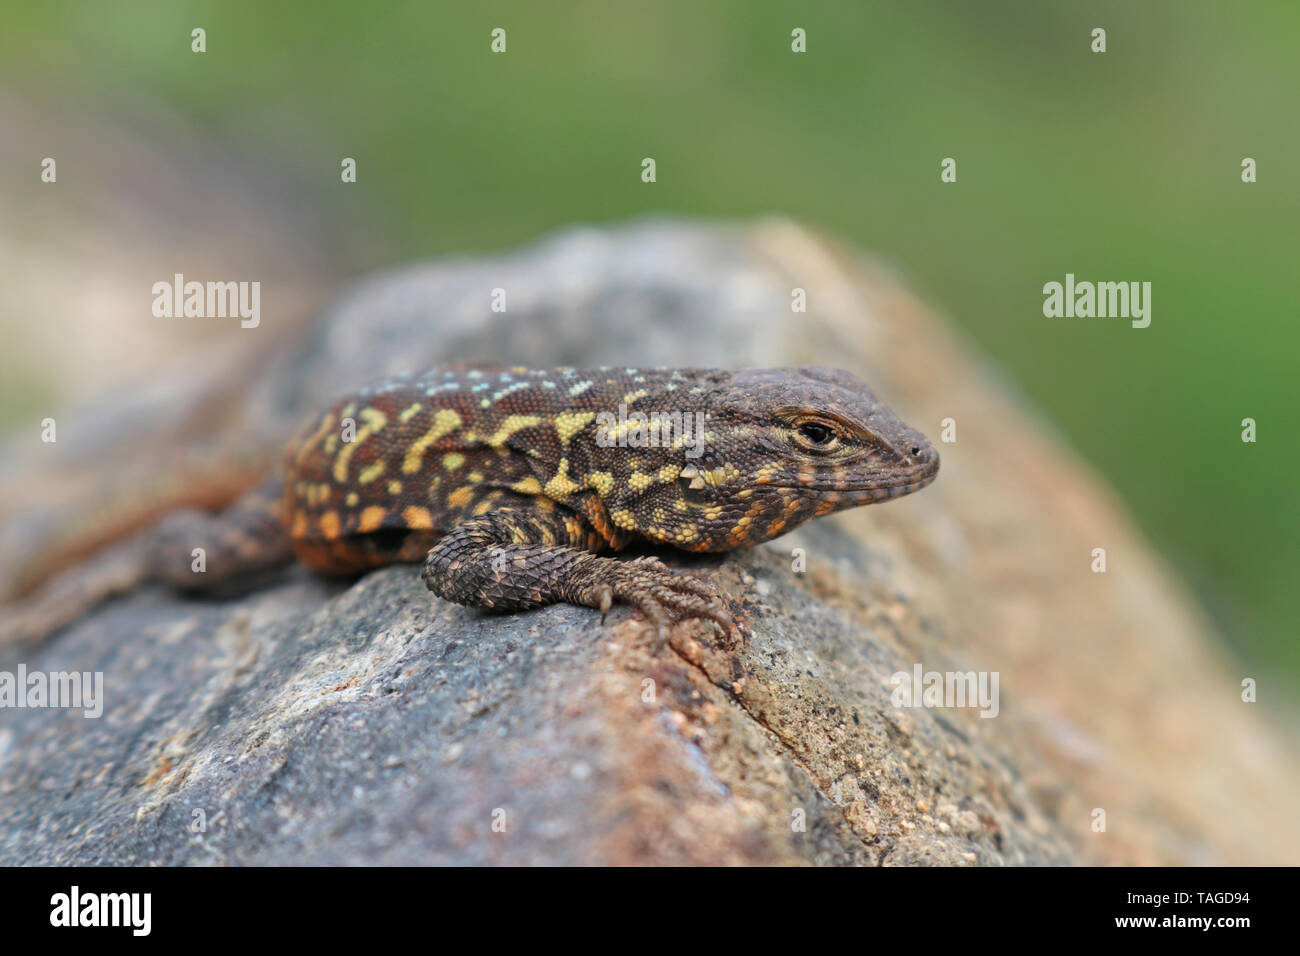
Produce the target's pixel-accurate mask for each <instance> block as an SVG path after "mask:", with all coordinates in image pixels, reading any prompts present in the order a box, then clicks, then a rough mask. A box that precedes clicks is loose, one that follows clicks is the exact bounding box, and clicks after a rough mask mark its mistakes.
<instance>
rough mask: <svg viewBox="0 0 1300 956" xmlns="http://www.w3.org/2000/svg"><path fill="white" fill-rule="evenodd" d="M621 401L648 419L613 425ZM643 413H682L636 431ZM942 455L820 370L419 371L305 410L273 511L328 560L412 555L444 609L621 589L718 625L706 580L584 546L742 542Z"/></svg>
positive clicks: (868, 491) (297, 546)
mask: <svg viewBox="0 0 1300 956" xmlns="http://www.w3.org/2000/svg"><path fill="white" fill-rule="evenodd" d="M620 406H622V409H623V411H622V412H621V413H620ZM637 412H640V413H642V414H644V415H646V416H647V421H646V428H645V429H638V427H637V425H638V423H637V422H636V421H635V419H634V418H633V421H632V422H631V424H623V423H626V422H628V420H629V417H632V416H634V413H637ZM602 413H603V414H602ZM659 415H667V416H669V417H668V418H667V419H664V418H662V417H659V418H658V421H659V422H664V421H667V422H669V423H670V425H672V426H678V427H675V428H671V429H670V430H665V429H664V428H662V427H660V428H656V427H654V426H653V425H650V422H651V421H654V420H656V418H657V416H659ZM605 416H608V417H605ZM674 416H676V417H674ZM683 416H685V417H683ZM705 416H707V418H705ZM349 419H350V420H352V421H354V422H355V423H356V431H355V437H354V440H352V441H351V442H347V441H344V440H343V435H342V429H343V428H344V426H345V424H346V422H347V421H348V420H349ZM680 423H685V426H686V427H681V425H680ZM620 424H622V425H623V430H622V435H623V439H624V440H623V442H622V443H619V441H618V439H619V434H620V433H619V431H618V426H619V425H620ZM611 425H612V426H613V427H612V428H611V427H610V426H611ZM700 426H702V427H700ZM938 467H939V458H938V454H937V453H936V452H935V450H934V449H933V447H932V446H931V445H930V443H929V442H928V441H927V440H926V439H925V437H924V436H922V435H921V434H920V433H919V432H916V431H915V430H913V429H911V428H909V427H908V426H907V425H905V424H903V422H901V421H900V420H899V419H898V418H897V417H895V416H894V415H893V414H892V413H891V412H890V411H889V410H888V409H887V408H885V406H884V405H882V404H881V403H880V401H879V400H878V399H877V398H876V396H875V395H874V394H873V393H872V391H871V390H870V389H869V388H868V387H867V386H866V385H865V384H864V383H862V382H861V381H859V380H858V379H856V378H854V377H853V376H852V375H850V374H848V373H847V372H842V371H837V370H833V369H821V368H804V369H756V370H747V371H740V372H725V371H719V370H714V369H656V370H640V369H627V368H600V369H556V370H552V371H540V370H526V369H512V370H509V371H482V370H470V371H454V370H434V371H431V372H426V373H424V374H422V375H418V376H408V377H400V378H396V379H393V380H391V381H387V382H383V383H380V384H378V385H375V386H372V387H370V388H367V389H363V390H361V391H359V392H357V393H355V394H353V395H351V396H348V397H347V398H344V399H343V400H341V401H340V402H339V403H338V404H336V405H335V406H334V407H333V408H331V409H330V410H329V411H328V412H326V413H325V414H324V415H323V416H322V417H321V418H320V419H319V420H317V421H316V422H314V423H312V425H311V426H309V427H308V428H307V429H306V430H305V431H304V433H303V434H302V436H301V437H300V438H299V439H298V440H297V441H296V442H295V443H294V444H292V445H291V446H290V451H289V454H288V456H287V458H286V466H285V486H284V499H283V509H284V510H283V516H282V520H283V522H284V526H285V527H286V528H287V529H288V531H289V534H290V538H291V539H292V542H293V547H294V551H295V553H296V554H297V556H298V558H299V560H301V561H302V562H304V563H305V564H307V565H308V566H310V567H312V568H315V569H316V570H318V571H322V572H326V573H349V572H355V571H358V570H362V569H364V568H367V567H374V566H377V565H382V564H388V563H391V562H393V561H417V560H420V558H422V557H423V558H425V561H424V570H423V577H424V580H425V582H426V584H427V585H428V587H429V589H430V590H431V591H433V592H434V593H435V594H437V595H439V596H440V597H443V598H446V599H447V600H450V601H455V602H457V603H460V604H466V605H470V606H473V607H488V608H498V609H503V610H520V609H524V608H531V607H537V606H540V605H544V604H550V603H554V602H557V601H565V602H569V603H572V604H580V605H587V606H592V607H598V608H600V609H601V610H602V612H603V611H607V610H608V609H609V607H610V605H611V604H612V603H613V602H614V601H622V602H625V603H630V604H633V605H635V606H636V607H637V608H639V609H640V610H641V611H642V613H644V614H645V615H646V617H647V618H649V620H650V621H651V622H652V623H654V624H655V625H656V626H657V627H658V628H659V630H660V631H661V632H662V631H663V630H664V629H665V628H666V627H667V626H668V625H669V624H670V623H671V622H673V621H675V620H677V619H680V618H683V617H702V618H708V619H711V620H713V621H715V622H717V623H718V624H720V625H722V626H723V627H724V628H725V627H726V626H727V625H728V622H729V619H728V616H727V613H726V611H725V609H724V606H723V602H722V599H721V595H719V594H717V593H716V592H715V591H714V590H713V588H712V587H711V586H709V585H707V584H704V583H703V582H700V581H697V580H695V579H694V578H690V577H687V576H685V575H679V574H674V573H673V572H672V571H670V570H669V569H668V568H666V567H665V566H664V565H663V564H662V563H661V562H659V561H658V560H656V559H642V560H640V561H633V562H622V561H618V560H615V559H611V558H604V557H598V556H597V552H600V551H618V550H621V549H623V548H625V547H627V546H628V545H629V544H631V543H633V542H634V541H637V540H642V541H647V542H650V543H652V544H656V545H669V546H672V547H675V548H680V549H683V550H687V551H730V550H733V549H736V548H742V547H747V546H750V545H754V544H757V543H759V542H761V541H766V540H769V539H771V538H774V537H776V536H778V535H780V534H783V533H784V532H786V531H789V530H791V529H793V528H795V527H798V526H799V525H801V524H803V523H804V522H805V521H808V520H810V519H812V518H815V517H819V516H821V515H825V514H829V513H830V512H833V511H839V510H842V509H844V508H850V507H854V506H856V505H861V504H869V503H871V502H874V501H881V500H884V499H887V498H893V497H897V496H899V495H903V494H908V493H910V492H912V491H916V490H918V489H920V488H922V487H924V486H925V485H927V484H929V482H930V481H932V480H933V479H934V477H935V474H936V473H937V471H938Z"/></svg>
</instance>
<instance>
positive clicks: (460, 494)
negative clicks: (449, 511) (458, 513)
mask: <svg viewBox="0 0 1300 956" xmlns="http://www.w3.org/2000/svg"><path fill="white" fill-rule="evenodd" d="M473 500H474V489H473V488H471V487H470V486H469V485H463V486H462V487H460V488H457V489H456V490H455V491H453V492H452V493H451V494H449V495H448V496H447V504H448V505H449V506H451V507H452V508H463V507H465V506H466V505H467V504H469V503H470V502H471V501H473Z"/></svg>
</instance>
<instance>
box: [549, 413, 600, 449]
mask: <svg viewBox="0 0 1300 956" xmlns="http://www.w3.org/2000/svg"><path fill="white" fill-rule="evenodd" d="M595 417H596V413H595V412H561V413H560V414H559V415H556V416H555V420H554V423H553V424H554V425H555V433H556V434H557V435H559V436H560V442H561V444H565V445H567V444H568V443H569V439H571V438H572V437H573V436H574V435H576V434H578V432H580V431H582V429H583V428H585V427H586V426H587V424H588V423H590V422H591V420H592V419H593V418H595Z"/></svg>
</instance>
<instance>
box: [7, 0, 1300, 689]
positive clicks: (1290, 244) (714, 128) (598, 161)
mask: <svg viewBox="0 0 1300 956" xmlns="http://www.w3.org/2000/svg"><path fill="white" fill-rule="evenodd" d="M194 26H202V27H204V28H205V29H206V30H207V43H208V52H207V53H206V54H205V55H204V56H202V57H197V56H195V55H194V54H192V53H191V52H190V49H189V33H190V30H191V28H192V27H194ZM498 26H500V27H504V28H505V29H506V30H507V35H508V44H509V49H508V53H507V54H506V55H504V56H493V55H491V54H490V53H489V52H488V45H489V31H490V30H491V29H492V28H493V27H498ZM796 26H798V27H803V28H804V29H805V30H806V31H807V35H808V52H807V54H805V55H795V54H793V53H791V52H790V31H791V29H792V28H793V27H796ZM1097 26H1101V27H1104V28H1106V30H1107V33H1108V52H1106V53H1105V54H1103V55H1095V54H1093V53H1091V52H1090V49H1089V45H1090V31H1091V30H1092V28H1093V27H1097ZM1297 37H1300V4H1295V3H1276V2H1270V3H1259V2H1257V3H1235V4H1226V3H1208V2H1207V3H1200V2H1191V0H1162V2H1146V3H1141V4H1134V3H1130V2H1124V0H1114V2H1097V3H1087V4H1083V3H1077V2H1059V3H1051V2H1030V0H1023V2H1015V3H1012V2H981V3H974V2H968V0H948V2H920V3H918V2H907V3H902V2H899V3H893V4H890V3H849V2H845V3H817V4H808V3H785V4H782V3H770V2H754V0H709V2H655V3H650V2H645V3H629V4H614V3H609V2H596V0H592V2H581V3H537V2H521V3H508V4H507V3H450V2H448V3H435V2H418V3H417V2H410V3H377V4H356V3H312V4H295V5H287V4H274V3H224V2H223V3H185V2H167V3H162V2H157V3H130V2H127V3H118V4H106V3H82V4H64V5H59V4H32V5H26V6H23V7H21V8H19V7H17V6H15V5H11V6H9V7H8V8H7V9H6V11H5V12H4V13H3V14H2V15H0V81H2V82H3V84H4V87H5V88H6V89H7V91H8V93H9V94H10V95H17V96H23V97H31V98H34V99H35V100H37V101H39V102H52V101H59V102H76V103H77V104H79V105H80V106H81V107H82V108H84V109H87V110H89V111H95V110H98V109H100V108H103V109H105V110H109V109H113V108H117V107H119V106H120V105H121V104H129V103H135V102H138V101H142V100H147V101H150V102H155V103H162V104H165V105H166V107H167V108H169V109H170V110H172V111H174V114H175V115H176V116H180V117H184V118H185V122H187V123H190V124H193V125H194V126H195V127H197V128H201V129H203V130H204V131H205V133H206V135H207V136H208V137H209V138H210V139H213V140H220V141H223V142H229V143H232V144H237V146H238V148H239V149H241V150H244V151H247V152H249V153H251V154H255V155H260V156H265V157H273V159H274V162H275V163H276V164H277V165H278V166H279V167H280V168H281V169H287V170H289V171H291V172H292V173H294V174H295V175H296V176H297V177H298V178H299V179H300V181H301V183H302V185H303V188H305V189H308V190H311V191H312V194H313V200H312V201H313V202H314V203H316V204H318V205H319V207H320V208H322V209H328V210H329V211H330V212H331V213H332V214H333V215H334V216H335V217H336V221H342V222H349V221H351V222H357V223H365V230H366V234H365V235H364V236H361V237H359V238H358V240H357V241H356V242H355V243H353V245H352V247H351V248H352V250H353V252H352V254H351V256H350V259H349V261H348V264H347V268H348V269H349V270H351V271H352V272H353V273H357V274H359V273H363V272H365V271H367V270H369V269H372V268H375V267H378V266H384V265H389V264H392V263H395V262H398V261H403V260H408V259H412V258H417V257H421V256H430V255H437V254H439V253H444V252H449V251H457V252H465V251H477V250H493V249H502V248H507V247H510V246H514V245H516V244H518V243H521V242H523V241H526V240H528V239H530V238H532V237H535V236H537V235H539V234H541V233H544V232H546V231H548V230H550V229H552V228H554V227H557V226H561V225H564V224H568V223H573V222H583V221H585V222H599V221H616V220H621V219H624V218H627V217H632V216H637V215H640V214H645V213H648V212H679V213H687V214H693V215H701V216H717V217H736V216H739V217H744V216H750V215H753V214H759V213H765V212H779V213H784V214H788V215H790V216H792V217H794V218H796V219H799V220H802V221H804V222H807V223H810V224H813V225H816V226H822V227H826V228H829V229H830V230H833V231H834V232H837V233H839V234H840V235H842V236H844V237H846V238H848V239H851V240H853V241H854V242H856V243H857V244H859V245H860V246H861V247H863V248H864V249H866V250H868V251H870V252H872V253H873V254H875V255H878V256H880V257H883V258H885V259H886V260H888V261H891V262H892V263H894V264H895V265H896V266H898V267H899V269H900V270H901V271H902V272H903V273H904V274H905V275H906V276H907V277H908V279H909V281H910V282H911V283H912V284H913V285H914V286H915V287H916V288H917V289H918V291H919V292H920V293H921V295H922V296H923V297H925V298H927V299H928V300H929V301H930V302H932V303H933V304H934V305H935V306H936V307H937V308H939V309H940V310H941V311H944V312H946V313H947V314H948V315H949V316H951V317H952V320H953V321H954V322H956V323H958V324H960V325H961V326H962V327H963V328H964V329H965V330H966V331H967V332H968V333H969V334H970V335H971V336H972V337H973V338H974V339H976V340H977V341H979V342H980V343H981V344H982V346H983V347H984V348H985V350H986V351H987V352H988V353H989V355H990V356H991V357H992V359H993V361H994V362H996V363H997V364H998V365H1000V366H1001V368H1002V369H1003V370H1004V371H1005V372H1006V374H1007V376H1008V377H1009V378H1010V379H1012V380H1014V381H1015V382H1017V383H1019V385H1020V387H1021V388H1022V389H1023V391H1024V392H1025V393H1026V394H1027V395H1028V396H1029V397H1030V398H1031V400H1032V401H1033V402H1034V403H1036V404H1037V406H1038V407H1039V408H1040V409H1042V411H1043V412H1044V414H1045V417H1047V418H1048V419H1050V420H1051V421H1053V422H1055V423H1056V424H1057V425H1058V427H1059V428H1060V430H1061V432H1062V433H1063V434H1064V435H1065V436H1066V438H1067V439H1068V440H1069V441H1070V442H1071V443H1072V444H1073V445H1074V446H1075V447H1076V448H1077V449H1078V450H1079V451H1080V452H1081V453H1082V454H1083V455H1084V456H1085V457H1086V458H1088V459H1089V460H1091V461H1092V462H1093V463H1094V464H1095V465H1096V466H1097V467H1098V468H1099V469H1100V470H1101V471H1102V472H1103V473H1104V474H1105V475H1107V476H1108V478H1109V479H1110V481H1111V482H1112V483H1113V484H1114V486H1115V487H1116V488H1117V489H1118V490H1119V492H1120V493H1121V495H1122V496H1123V497H1124V498H1125V499H1126V501H1127V504H1128V506H1129V508H1130V510H1131V511H1132V513H1133V515H1134V516H1135V518H1136V520H1137V521H1138V522H1139V524H1140V525H1141V526H1142V527H1143V528H1144V529H1145V530H1146V532H1147V533H1148V534H1149V536H1150V537H1151V538H1152V539H1153V541H1154V542H1155V543H1156V544H1157V546H1158V547H1160V548H1161V550H1162V551H1163V552H1164V554H1165V555H1166V556H1167V557H1168V558H1169V559H1170V560H1171V561H1172V562H1173V563H1174V564H1175V565H1176V566H1177V567H1178V568H1179V569H1180V570H1181V572H1182V573H1183V575H1184V576H1185V578H1186V579H1187V580H1188V581H1189V582H1190V583H1191V585H1192V587H1193V588H1194V590H1195V591H1196V592H1197V593H1198V594H1199V596H1200V597H1201V599H1202V600H1203V602H1204V605H1205V607H1206V608H1207V609H1208V611H1209V612H1210V613H1211V615H1212V616H1213V617H1214V619H1215V620H1216V621H1217V622H1218V624H1219V625H1220V627H1221V628H1222V630H1223V632H1224V634H1225V635H1226V637H1227V638H1228V639H1229V641H1230V642H1231V643H1232V644H1233V646H1234V647H1235V648H1236V650H1237V651H1238V652H1239V653H1240V654H1241V655H1242V656H1243V657H1244V658H1245V660H1246V661H1248V662H1251V663H1256V664H1259V665H1262V666H1264V667H1269V668H1270V669H1271V668H1272V667H1277V668H1280V671H1273V673H1282V674H1284V675H1286V679H1287V682H1288V683H1290V684H1292V686H1293V687H1294V686H1295V685H1296V684H1297V683H1298V682H1300V648H1298V647H1297V643H1296V641H1295V640H1294V637H1295V636H1296V626H1295V623H1294V622H1295V620H1296V612H1297V598H1296V592H1297V590H1298V589H1297V586H1296V582H1297V580H1300V548H1298V547H1297V543H1298V542H1300V507H1297V505H1296V503H1295V500H1294V498H1295V485H1296V479H1295V466H1296V464H1297V463H1300V455H1298V454H1297V452H1296V441H1295V420H1296V413H1297V402H1296V400H1295V383H1296V370H1297V359H1296V355H1297V345H1300V331H1297V322H1296V319H1297V314H1296V313H1297V308H1296V302H1297V297H1296V280H1297V276H1298V275H1300V270H1297V267H1296V260H1297V256H1296V253H1297V242H1296V237H1297V223H1298V222H1300V186H1298V185H1297V183H1300V172H1298V171H1297V168H1296V166H1297V157H1298V156H1300V124H1298V123H1297V92H1298V91H1300V66H1298V63H1300V57H1297ZM341 156H353V157H355V158H356V159H357V160H358V163H359V170H360V174H359V182H358V183H357V184H356V186H354V187H349V188H347V189H343V188H340V186H339V183H338V161H339V157H341ZM643 156H653V157H655V159H656V161H657V163H658V182H657V183H656V184H655V185H654V186H652V187H646V186H643V185H642V184H641V182H640V180H639V173H640V165H639V164H640V160H641V158H642V157H643ZM945 156H952V157H955V158H956V159H957V162H958V182H957V183H956V184H954V185H945V184H941V183H940V181H939V163H940V160H941V159H942V158H943V157H945ZM1246 156H1250V157H1253V158H1255V159H1256V160H1257V161H1258V163H1259V182H1258V183H1256V184H1254V185H1244V184H1243V183H1242V182H1241V179H1240V164H1241V160H1242V158H1243V157H1246ZM60 175H61V178H62V177H63V176H64V175H65V174H64V173H63V172H62V167H61V173H60ZM1066 272H1073V273H1075V274H1076V275H1077V276H1078V277H1079V278H1081V279H1094V280H1146V281H1150V282H1152V283H1153V286H1154V288H1153V296H1152V302H1153V313H1152V314H1153V321H1152V324H1151V327H1150V328H1148V329H1146V330H1135V329H1131V328H1130V327H1129V325H1128V323H1127V322H1126V321H1123V320H1117V319H1111V320H1096V319H1094V320H1086V319H1072V320H1071V319H1061V320H1055V321H1053V320H1048V319H1045V318H1044V317H1043V315H1042V311H1041V310H1042V299H1043V297H1042V292H1041V289H1042V286H1043V283H1045V282H1047V281H1051V280H1057V281H1060V280H1062V279H1063V277H1064V275H1065V273H1066ZM340 278H342V277H340ZM5 369H6V372H7V375H6V377H8V378H9V384H8V385H7V386H5V387H4V390H3V393H0V398H3V400H4V401H3V408H4V409H5V417H6V418H8V420H9V421H10V422H12V421H13V420H14V419H15V416H16V414H18V412H17V411H16V410H18V409H21V408H22V407H23V406H25V405H26V406H30V404H31V403H32V401H33V400H35V399H33V396H35V397H36V399H40V398H43V397H44V396H41V395H40V389H41V381H40V375H39V373H36V374H32V373H31V372H30V370H29V371H27V372H26V373H24V374H23V375H20V374H19V373H18V372H17V371H16V370H15V366H13V365H7V366H5ZM1245 417H1252V418H1254V419H1255V420H1256V421H1257V422H1258V428H1259V440H1258V442H1257V443H1256V444H1253V445H1249V444H1243V443H1242V442H1241V440H1240V431H1241V426H1240V422H1241V420H1242V419H1243V418H1245ZM0 424H4V422H0ZM1009 464H1011V463H1009ZM1044 533H1047V532H1046V531H1045V532H1044ZM1133 636H1134V639H1135V640H1140V639H1141V637H1142V635H1140V634H1134V635H1133Z"/></svg>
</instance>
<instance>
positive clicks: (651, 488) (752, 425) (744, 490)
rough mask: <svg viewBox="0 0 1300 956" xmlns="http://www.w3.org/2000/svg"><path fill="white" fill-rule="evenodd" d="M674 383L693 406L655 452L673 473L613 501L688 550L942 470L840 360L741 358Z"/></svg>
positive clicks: (711, 547)
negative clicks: (779, 364) (747, 364)
mask: <svg viewBox="0 0 1300 956" xmlns="http://www.w3.org/2000/svg"><path fill="white" fill-rule="evenodd" d="M676 394H678V395H679V397H680V402H681V407H682V410H683V411H684V412H688V413H691V414H690V417H688V418H687V419H686V424H687V426H688V427H687V428H685V429H683V431H684V433H685V436H686V438H687V439H688V440H686V441H682V440H680V439H679V440H678V441H676V442H674V443H672V445H670V446H669V447H664V448H660V449H659V454H658V455H656V456H655V457H654V458H653V459H651V460H652V461H653V463H654V465H655V467H656V469H662V470H659V471H658V474H660V475H662V476H664V477H667V476H669V475H672V474H673V472H674V469H675V468H678V467H680V470H678V471H676V476H675V478H674V479H673V480H672V481H663V480H660V481H657V482H654V483H652V484H651V483H645V482H638V483H637V484H640V485H641V487H639V488H637V487H631V488H628V489H626V499H625V501H623V502H622V503H621V504H616V507H618V506H621V507H622V509H623V513H624V514H632V515H635V516H636V519H637V520H636V525H637V528H636V530H637V531H639V532H640V533H641V534H642V535H644V536H645V537H648V538H650V539H651V540H653V541H658V542H662V543H665V544H671V545H674V546H676V547H679V548H684V549H686V550H691V551H724V550H730V549H732V548H737V547H743V546H746V545H752V544H757V543H758V542H761V541H766V540H769V539H771V538H775V537H777V536H778V535H780V534H784V533H785V532H787V531H790V530H792V529H794V528H796V527H798V526H799V525H801V524H803V523H804V522H806V521H808V520H810V519H812V518H816V517H819V516H821V515H825V514H829V513H831V512H834V511H840V510H843V509H845V508H852V507H856V506H858V505H864V504H871V503H873V502H877V501H884V500H887V499H889V498H897V497H900V496H902V495H906V494H910V493H911V492H913V491H918V490H920V489H921V488H924V487H925V486H926V485H928V484H929V483H930V482H931V481H933V480H934V478H935V475H936V474H937V473H938V470H939V454H938V452H937V451H936V450H935V449H934V446H932V445H931V444H930V442H929V441H928V440H927V439H926V438H925V436H924V435H922V434H921V433H920V432H918V431H916V430H915V429H913V428H911V427H909V426H908V425H906V424H905V423H904V422H903V421H901V420H900V419H899V418H898V417H897V416H896V415H894V413H893V412H891V411H890V410H889V409H888V408H886V407H885V405H884V404H882V403H881V401H880V400H879V399H878V398H877V397H876V395H875V393H874V392H872V391H871V389H870V388H869V387H868V386H867V385H866V383H864V382H863V381H861V380H860V379H858V378H856V377H855V376H853V375H851V374H850V373H848V372H844V371H841V370H838V369H829V368H818V367H809V368H774V369H749V370H745V371H740V372H733V373H726V374H722V375H715V376H713V377H711V378H709V379H706V380H704V381H703V382H702V383H697V384H696V385H695V387H693V388H688V389H683V390H682V392H680V393H676ZM705 415H707V417H705V418H703V420H702V421H701V418H702V416H705ZM691 422H695V423H697V433H696V435H695V436H694V440H690V439H691V437H692V436H691V432H690V428H689V424H690V423H691ZM648 454H652V453H648ZM647 470H648V469H647Z"/></svg>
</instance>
